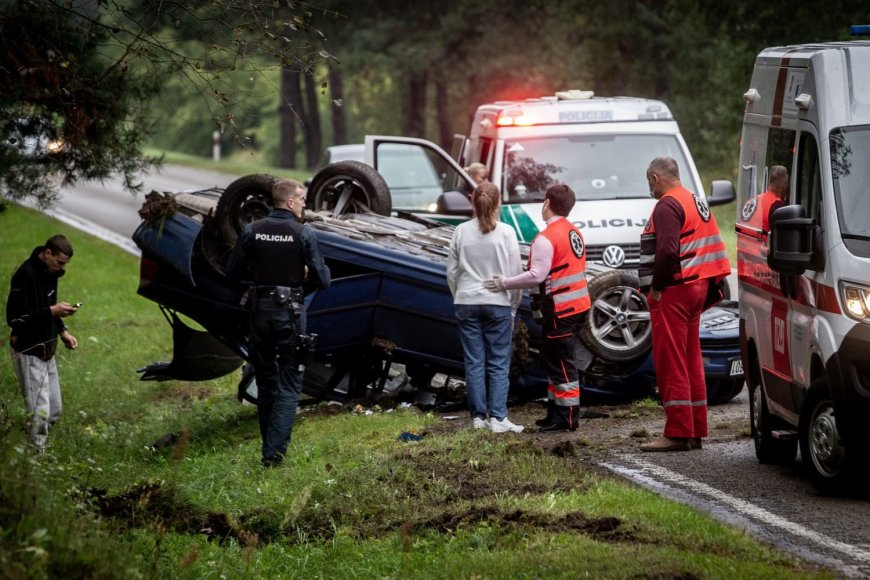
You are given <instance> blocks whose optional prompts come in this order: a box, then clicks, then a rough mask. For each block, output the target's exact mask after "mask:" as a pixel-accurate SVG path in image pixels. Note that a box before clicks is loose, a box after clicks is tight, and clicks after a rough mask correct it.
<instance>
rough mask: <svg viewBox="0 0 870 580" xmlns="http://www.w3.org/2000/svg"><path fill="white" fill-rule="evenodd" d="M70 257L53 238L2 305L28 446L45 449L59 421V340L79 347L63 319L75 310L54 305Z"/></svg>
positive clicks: (20, 273) (65, 245)
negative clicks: (59, 279) (49, 434)
mask: <svg viewBox="0 0 870 580" xmlns="http://www.w3.org/2000/svg"><path fill="white" fill-rule="evenodd" d="M72 255H73V249H72V244H70V242H69V240H68V239H66V238H65V237H64V236H61V235H57V236H52V237H51V238H49V239H48V241H47V242H45V245H44V246H39V247H37V248H35V249H34V250H33V253H31V255H30V258H29V259H28V260H27V261H26V262H24V263H23V264H21V266H20V267H19V268H18V270H17V271H16V272H15V275H14V276H12V282H11V288H10V290H9V299H8V300H7V302H6V323H7V324H8V325H9V326H11V327H12V335H11V337H10V339H9V345H10V346H11V347H12V366H13V368H14V369H15V374H16V376H17V377H18V383H19V385H20V386H21V392H22V394H23V395H24V405H25V407H26V409H27V415H28V435H29V440H30V444H31V445H33V446H34V447H35V448H36V449H37V450H38V451H43V450H44V449H45V440H46V437H47V435H48V430H49V429H50V428H51V426H52V425H54V424H55V423H56V422H57V420H58V419H59V418H60V412H61V408H62V402H61V396H60V383H59V382H58V378H57V364H56V362H55V359H54V352H55V350H56V349H57V338H58V337H60V339H61V341H62V342H63V344H64V345H65V346H66V347H67V348H70V349H74V348H76V347H77V346H78V341H77V340H76V338H75V337H74V336H73V335H72V334H70V332H69V330H68V329H67V328H66V325H65V324H64V323H63V319H64V318H65V317H67V316H72V315H73V314H75V313H76V312H77V311H78V307H77V306H73V305H71V304H69V303H68V302H58V301H57V280H58V278H60V277H61V276H63V275H64V272H66V266H67V264H68V263H69V261H70V259H71V258H72Z"/></svg>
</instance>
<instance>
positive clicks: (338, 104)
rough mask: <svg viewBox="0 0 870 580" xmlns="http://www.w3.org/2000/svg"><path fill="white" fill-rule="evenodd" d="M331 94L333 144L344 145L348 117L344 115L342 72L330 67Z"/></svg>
mask: <svg viewBox="0 0 870 580" xmlns="http://www.w3.org/2000/svg"><path fill="white" fill-rule="evenodd" d="M329 92H330V95H332V103H331V110H332V143H333V145H344V144H345V143H347V115H345V113H344V87H343V85H342V81H341V71H340V70H339V69H338V68H336V67H329Z"/></svg>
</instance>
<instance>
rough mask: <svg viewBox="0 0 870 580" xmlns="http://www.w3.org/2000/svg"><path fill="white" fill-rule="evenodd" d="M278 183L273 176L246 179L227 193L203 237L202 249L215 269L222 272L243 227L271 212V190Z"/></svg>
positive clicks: (205, 224) (207, 222) (206, 223)
mask: <svg viewBox="0 0 870 580" xmlns="http://www.w3.org/2000/svg"><path fill="white" fill-rule="evenodd" d="M277 180H278V178H277V177H275V176H273V175H263V174H254V175H245V176H243V177H239V178H238V179H236V180H235V181H233V182H232V183H230V184H229V185H228V186H227V188H226V189H224V192H223V193H222V194H221V197H220V199H219V200H218V203H217V207H216V208H215V211H214V214H213V215H211V216H206V218H205V219H204V220H203V229H202V235H201V236H200V248H201V249H202V252H203V255H204V256H205V258H206V259H207V260H208V262H209V263H210V264H211V265H212V267H213V268H215V269H217V270H218V271H220V272H223V270H224V267H225V266H226V262H227V259H229V255H230V252H232V249H233V246H234V245H235V243H236V239H237V238H238V237H239V234H240V233H241V232H242V230H243V229H244V227H245V226H246V225H247V224H249V223H250V222H253V221H256V220H258V219H261V218H264V217H266V216H267V215H268V214H269V212H270V211H271V210H272V186H273V185H274V184H275V182H276V181H277Z"/></svg>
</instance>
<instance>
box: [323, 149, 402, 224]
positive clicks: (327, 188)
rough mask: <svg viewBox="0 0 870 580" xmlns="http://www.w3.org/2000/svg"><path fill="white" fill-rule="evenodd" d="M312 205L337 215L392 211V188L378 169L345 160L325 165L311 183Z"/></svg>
mask: <svg viewBox="0 0 870 580" xmlns="http://www.w3.org/2000/svg"><path fill="white" fill-rule="evenodd" d="M308 207H309V209H312V210H314V211H321V210H328V211H331V212H332V213H333V214H335V215H343V214H348V213H376V214H380V215H387V216H388V215H390V212H391V211H392V209H393V203H392V199H391V197H390V189H389V187H387V182H386V181H384V178H383V177H381V175H380V174H379V173H378V172H377V171H375V169H374V168H373V167H371V166H369V165H366V164H365V163H362V162H360V161H341V162H339V163H332V164H330V165H327V166H326V167H324V168H323V169H321V170H320V171H319V172H318V173H317V175H315V176H314V177H313V178H312V179H311V185H309V186H308Z"/></svg>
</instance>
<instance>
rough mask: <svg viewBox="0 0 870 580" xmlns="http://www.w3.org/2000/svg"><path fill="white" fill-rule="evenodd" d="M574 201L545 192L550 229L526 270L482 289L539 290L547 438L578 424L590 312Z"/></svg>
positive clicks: (566, 191) (565, 190)
mask: <svg viewBox="0 0 870 580" xmlns="http://www.w3.org/2000/svg"><path fill="white" fill-rule="evenodd" d="M575 201H576V198H575V196H574V192H573V191H572V190H571V188H570V187H568V186H567V185H563V184H555V185H551V186H550V187H549V188H547V193H546V194H545V197H544V205H543V207H542V209H541V217H543V218H544V221H545V222H546V223H547V227H546V228H545V229H544V231H542V232H541V233H539V234H538V235H537V236H535V239H534V240H533V241H532V247H531V253H530V254H529V263H528V268H527V269H526V271H525V272H523V273H522V274H518V275H516V276H512V277H510V278H502V277H499V276H496V277H495V278H493V279H491V280H486V281H485V282H484V286H485V287H486V288H488V289H489V290H491V291H493V292H499V291H504V290H506V289H507V290H511V289H515V288H533V287H535V286H538V287H539V292H540V296H541V313H542V315H543V320H542V323H543V330H544V340H543V348H542V349H541V355H542V359H543V362H544V366H545V367H546V371H547V378H548V380H549V386H548V389H547V416H546V417H545V418H543V419H541V420H539V421H537V424H538V425H540V426H541V431H543V432H556V431H574V430H575V429H577V425H578V421H579V419H580V381H579V376H578V373H577V364H576V362H575V360H574V352H575V347H576V343H577V332H578V330H579V327H580V324H581V323H582V322H583V318H584V317H585V316H586V311H587V310H589V309H590V308H591V306H592V301H591V299H590V297H589V289H588V287H587V284H586V250H585V245H584V243H583V234H581V233H580V230H578V229H577V228H576V227H574V225H573V224H572V223H571V222H569V221H568V220H567V219H566V216H568V214H570V213H571V209H572V208H573V207H574V202H575Z"/></svg>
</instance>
